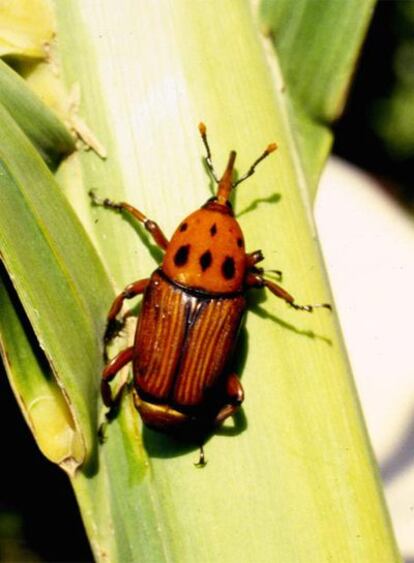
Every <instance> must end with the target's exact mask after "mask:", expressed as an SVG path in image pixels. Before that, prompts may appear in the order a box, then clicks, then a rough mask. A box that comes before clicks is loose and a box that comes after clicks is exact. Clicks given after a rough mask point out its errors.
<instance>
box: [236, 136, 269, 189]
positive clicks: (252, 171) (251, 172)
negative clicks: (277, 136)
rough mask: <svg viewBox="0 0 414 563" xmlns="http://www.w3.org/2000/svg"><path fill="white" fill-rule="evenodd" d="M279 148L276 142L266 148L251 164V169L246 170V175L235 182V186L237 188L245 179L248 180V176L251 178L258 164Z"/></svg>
mask: <svg viewBox="0 0 414 563" xmlns="http://www.w3.org/2000/svg"><path fill="white" fill-rule="evenodd" d="M276 149H277V144H276V143H271V144H270V145H269V146H268V147H267V148H266V150H265V151H264V152H263V153H262V154H261V155H260V156H259V158H258V159H257V160H255V161H254V162H253V164H252V165H251V166H250V168H249V170H248V171H247V172H246V174H245V175H244V176H242V177H241V178H239V179H238V180H237V182H234V183H233V188H235V187H236V186H238V185H239V184H241V183H242V182H244V181H245V180H247V178H250V176H251V175H252V174H254V172H255V169H256V166H257V165H258V164H259V163H260V162H262V160H264V159H265V158H266V157H267V156H269V154H270V153H272V152H274V151H275V150H276Z"/></svg>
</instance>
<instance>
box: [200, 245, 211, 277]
mask: <svg viewBox="0 0 414 563" xmlns="http://www.w3.org/2000/svg"><path fill="white" fill-rule="evenodd" d="M212 261H213V257H212V256H211V252H210V251H209V250H206V251H205V252H204V253H203V254H202V255H201V256H200V266H201V269H202V270H203V272H205V271H206V270H207V268H209V267H210V266H211V262H212Z"/></svg>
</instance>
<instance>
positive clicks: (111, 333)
mask: <svg viewBox="0 0 414 563" xmlns="http://www.w3.org/2000/svg"><path fill="white" fill-rule="evenodd" d="M124 325H125V321H124V319H122V320H121V321H120V320H118V319H111V320H110V321H108V324H107V326H106V330H105V334H104V343H105V345H107V344H109V343H110V342H111V341H112V340H113V339H114V338H115V336H118V334H119V333H120V332H121V330H122V329H123V328H124Z"/></svg>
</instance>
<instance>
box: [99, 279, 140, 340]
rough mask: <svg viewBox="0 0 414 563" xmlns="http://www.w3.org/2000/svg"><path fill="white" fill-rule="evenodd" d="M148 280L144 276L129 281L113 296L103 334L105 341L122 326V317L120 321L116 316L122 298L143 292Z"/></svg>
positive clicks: (110, 338) (120, 306) (122, 300)
mask: <svg viewBox="0 0 414 563" xmlns="http://www.w3.org/2000/svg"><path fill="white" fill-rule="evenodd" d="M149 281H150V280H149V279H148V278H146V279H144V280H138V281H135V282H133V283H130V284H129V285H127V286H126V288H125V289H124V291H123V292H122V293H120V294H119V295H118V296H117V297H116V298H115V300H114V302H113V303H112V305H111V308H110V309H109V313H108V317H107V325H106V330H105V336H104V341H105V342H110V341H111V340H112V338H113V337H114V336H116V335H117V334H118V332H119V331H120V330H121V328H122V326H123V321H124V319H123V321H122V322H121V321H117V320H116V317H117V315H118V313H119V311H120V310H121V308H122V304H123V302H124V299H132V298H133V297H136V296H137V295H141V294H142V293H144V291H145V290H146V288H147V286H148V284H149Z"/></svg>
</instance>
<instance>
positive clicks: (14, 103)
mask: <svg viewBox="0 0 414 563" xmlns="http://www.w3.org/2000/svg"><path fill="white" fill-rule="evenodd" d="M0 102H1V103H2V104H3V105H4V107H5V108H6V109H7V110H8V111H9V113H10V114H11V115H12V116H13V118H14V119H15V120H16V122H17V123H18V124H19V125H20V127H21V128H22V129H23V130H24V132H25V133H26V135H27V136H28V137H29V139H30V140H31V141H32V143H33V144H34V145H35V146H36V148H37V149H38V150H39V152H40V154H41V155H42V157H43V158H44V160H45V161H46V162H47V163H48V164H51V165H56V164H57V162H58V161H59V160H60V159H61V158H62V156H63V155H64V154H68V153H70V152H73V151H74V150H75V140H74V138H73V137H72V136H71V134H70V133H69V131H68V130H67V128H66V127H65V125H63V123H61V122H60V121H59V119H58V118H57V117H56V115H55V114H54V113H53V112H52V111H51V110H50V109H49V108H48V107H47V106H46V105H45V104H43V103H42V101H41V100H40V99H39V98H38V97H37V96H36V95H35V94H34V93H33V92H32V91H31V90H30V88H29V87H28V86H27V85H26V82H25V81H24V80H23V79H22V78H21V77H20V76H19V75H18V74H17V73H16V72H14V71H13V70H12V69H11V68H10V67H9V66H8V65H6V64H5V63H4V62H3V61H1V60H0Z"/></svg>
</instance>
